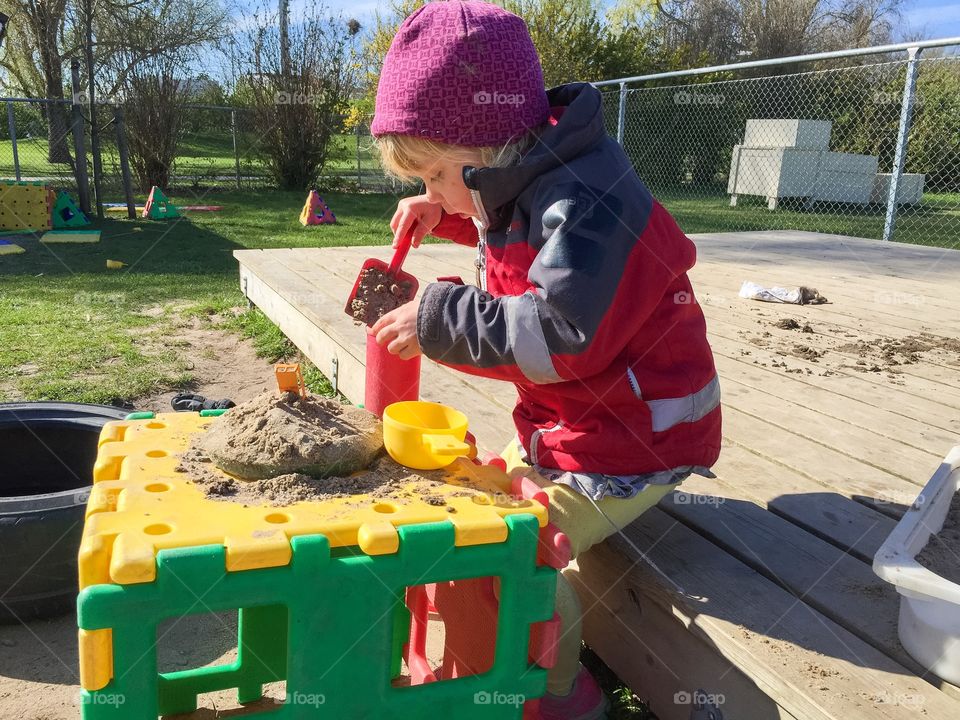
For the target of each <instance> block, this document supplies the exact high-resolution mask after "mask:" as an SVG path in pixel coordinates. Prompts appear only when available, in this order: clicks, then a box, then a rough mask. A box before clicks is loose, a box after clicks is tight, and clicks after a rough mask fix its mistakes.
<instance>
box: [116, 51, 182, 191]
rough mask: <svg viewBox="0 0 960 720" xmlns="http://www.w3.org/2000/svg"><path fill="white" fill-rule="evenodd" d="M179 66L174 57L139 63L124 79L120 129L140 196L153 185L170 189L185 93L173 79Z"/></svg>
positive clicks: (168, 56) (176, 79) (177, 79)
mask: <svg viewBox="0 0 960 720" xmlns="http://www.w3.org/2000/svg"><path fill="white" fill-rule="evenodd" d="M180 65H181V64H180V62H178V61H177V59H176V56H171V55H160V56H156V57H152V58H149V59H146V60H143V61H141V62H140V63H138V64H137V65H136V66H134V67H132V68H131V69H130V71H129V72H128V73H127V75H126V85H125V87H126V89H125V91H124V93H123V94H124V102H123V105H124V116H125V123H124V126H125V128H126V132H127V145H128V147H129V150H130V164H131V165H132V166H133V171H134V173H135V174H136V176H137V182H138V184H139V185H140V190H141V191H142V192H148V191H149V190H150V188H151V187H153V186H154V185H156V186H157V187H160V188H162V189H164V190H166V189H167V188H169V186H170V177H171V169H172V166H173V160H174V158H175V157H176V154H177V144H178V142H179V140H180V135H181V127H182V124H183V104H184V102H185V101H186V93H187V89H188V84H187V83H186V82H185V81H184V80H183V79H182V78H180V77H177V68H178V67H179V66H180Z"/></svg>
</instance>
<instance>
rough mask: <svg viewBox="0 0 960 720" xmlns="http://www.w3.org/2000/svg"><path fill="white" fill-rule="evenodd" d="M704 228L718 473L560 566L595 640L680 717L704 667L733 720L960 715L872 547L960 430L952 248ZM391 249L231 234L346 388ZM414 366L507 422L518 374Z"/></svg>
mask: <svg viewBox="0 0 960 720" xmlns="http://www.w3.org/2000/svg"><path fill="white" fill-rule="evenodd" d="M694 239H695V240H696V242H697V245H698V249H699V262H698V263H697V266H696V267H695V268H694V269H693V271H692V272H691V275H692V279H693V283H694V288H695V291H696V294H697V297H698V300H699V302H700V303H701V305H702V306H703V309H704V313H705V314H706V317H707V322H708V328H709V334H710V341H711V344H712V346H713V349H714V352H715V354H716V361H717V365H718V368H719V372H720V376H721V381H722V387H723V394H724V401H723V402H724V450H723V454H722V456H721V458H720V461H719V463H718V464H717V466H716V467H715V468H714V470H715V472H716V473H717V475H718V479H717V480H705V479H702V478H697V477H694V478H691V479H690V480H688V481H687V482H686V483H684V486H683V490H684V491H685V492H682V493H679V492H678V493H675V494H674V496H672V497H670V498H667V499H665V501H664V502H663V503H661V505H660V507H658V508H656V509H654V510H652V511H650V512H649V513H647V514H646V515H644V516H643V517H642V518H641V519H640V520H639V521H638V522H636V523H634V524H633V525H632V526H630V527H629V528H628V529H627V532H626V535H627V538H629V542H628V541H627V540H624V539H623V538H614V539H611V540H610V541H609V542H608V543H606V544H605V545H603V546H601V547H599V548H595V549H594V550H593V551H591V552H589V553H586V554H585V555H583V556H582V557H581V558H579V563H578V565H577V566H574V567H572V568H570V569H568V570H567V573H568V576H569V577H570V578H571V579H572V580H573V581H574V582H575V583H576V584H577V585H578V586H579V587H580V588H581V589H582V597H583V598H584V612H585V622H584V635H585V640H586V642H587V643H588V644H589V645H591V646H592V647H593V648H594V649H595V650H596V651H597V652H598V654H599V655H600V656H601V657H602V658H603V659H604V660H605V661H606V662H607V663H608V664H609V665H610V666H611V667H612V668H613V669H614V670H615V671H616V672H617V673H618V674H619V675H620V677H621V678H623V679H624V681H626V682H627V683H628V684H629V685H630V686H631V687H633V688H634V689H635V690H636V692H637V693H638V694H639V695H640V696H641V697H644V698H646V699H648V700H649V701H650V702H651V704H652V707H653V709H654V711H655V712H656V713H657V714H658V715H659V717H660V718H662V719H663V720H672V719H673V718H678V719H681V718H682V719H683V720H686V718H688V717H689V713H690V706H689V705H688V704H684V702H683V701H684V697H683V695H682V693H684V692H687V693H689V692H692V691H694V690H696V689H701V690H703V691H705V692H706V693H709V694H713V695H715V696H717V698H718V699H722V700H723V703H722V704H721V705H720V707H721V709H722V710H723V712H724V714H725V717H726V718H727V720H745V719H747V718H797V719H803V720H806V719H807V718H823V719H827V718H831V719H840V720H856V719H858V718H867V717H869V718H907V717H911V718H920V717H925V718H931V719H933V718H944V719H946V718H954V717H960V690H958V689H957V688H954V687H952V686H949V685H945V684H942V683H940V681H938V680H937V679H936V678H935V677H931V676H929V675H926V674H925V673H924V668H922V667H919V666H918V664H917V663H916V662H914V661H913V660H912V659H911V658H910V657H909V656H908V655H907V654H906V652H905V651H904V650H903V648H902V647H901V646H900V644H899V643H898V641H897V607H898V597H897V594H896V592H895V591H894V590H893V589H892V588H891V587H890V586H888V585H887V584H885V583H883V582H882V581H880V580H879V579H878V578H877V577H876V576H874V574H873V572H872V571H871V569H870V562H871V561H872V557H873V554H874V552H875V551H876V550H877V548H878V547H879V545H880V543H881V542H882V541H883V539H884V538H885V537H886V535H887V534H888V533H889V531H890V530H891V528H892V527H893V526H894V524H895V522H896V520H897V518H898V517H900V515H901V514H902V513H903V512H904V510H905V509H906V507H907V506H909V504H910V503H911V502H912V500H913V499H914V497H915V496H916V494H917V492H918V491H919V489H920V486H922V485H923V483H924V482H925V481H926V480H927V478H929V476H930V475H931V474H932V473H933V471H934V470H935V469H936V467H937V465H938V463H939V461H940V460H941V459H942V458H943V456H944V455H945V454H946V453H947V451H948V450H949V449H950V447H952V446H953V445H955V444H957V443H958V442H960V342H958V338H960V312H958V311H957V307H958V296H960V252H956V251H945V250H942V249H934V248H925V247H917V246H909V245H898V244H882V243H879V242H875V241H870V240H858V239H851V238H844V237H838V236H828V235H818V234H814V233H801V232H757V233H731V234H716V235H700V236H694ZM388 254H389V248H379V249H374V248H326V249H309V250H302V249H301V250H264V251H261V250H241V251H237V252H235V255H236V257H237V259H238V260H239V262H240V276H241V283H242V286H243V288H244V291H245V293H246V295H247V297H248V298H250V299H251V300H252V301H253V302H254V303H256V304H257V305H258V306H259V307H260V308H261V309H262V310H263V311H264V312H265V313H266V314H267V315H268V316H269V317H270V318H271V319H272V320H273V321H274V322H276V323H277V324H278V325H279V326H280V327H281V329H282V330H283V331H284V332H285V333H286V334H287V335H288V337H290V339H291V340H292V341H293V342H294V343H296V344H297V346H298V347H300V349H301V350H302V351H303V352H304V353H305V354H306V355H307V356H308V357H310V358H311V360H313V361H314V362H315V363H316V365H317V366H318V367H319V368H320V369H321V370H323V371H324V372H327V373H329V374H330V375H335V376H336V382H337V385H338V387H339V389H340V390H341V391H342V392H344V393H345V394H346V395H347V397H349V398H351V399H352V400H360V399H361V398H362V395H363V392H362V389H363V358H364V332H363V330H362V328H359V327H357V326H355V325H354V324H353V323H352V322H351V320H350V319H349V318H348V317H347V316H346V315H345V314H344V313H343V304H344V301H345V298H346V296H347V294H348V292H349V290H350V287H351V285H352V283H353V280H354V278H355V277H356V273H357V271H358V268H359V267H360V264H361V262H362V260H363V259H364V258H366V257H368V256H371V255H376V256H379V257H382V258H387V256H388ZM472 260H473V253H472V251H471V250H469V249H467V248H461V247H455V246H450V245H430V246H424V247H421V248H420V249H418V250H415V251H412V252H411V254H410V256H409V258H408V261H407V263H406V265H405V268H406V269H407V270H409V271H410V272H412V273H413V274H415V275H416V276H417V277H419V278H420V279H421V282H422V283H425V282H428V281H429V280H431V279H433V278H435V277H437V276H445V275H457V274H459V275H462V277H464V278H465V279H468V281H469V279H470V278H472V277H473V265H472ZM748 279H749V280H753V281H756V282H759V283H761V284H779V285H794V286H795V285H798V284H804V285H810V286H814V287H816V288H818V289H819V290H820V292H821V293H823V294H824V295H825V296H826V297H827V298H829V300H830V301H831V303H830V304H828V305H821V306H807V307H798V306H788V305H771V304H766V303H759V302H753V301H748V300H742V299H740V298H738V297H737V292H738V290H739V288H740V285H741V283H742V282H743V281H744V280H748ZM786 319H794V320H796V321H797V322H798V323H799V327H797V328H793V329H789V328H781V327H778V326H777V323H778V322H780V321H783V320H786ZM804 325H808V326H809V329H808V330H807V329H806V328H804ZM334 367H335V369H334ZM422 387H423V390H422V394H423V396H424V397H425V398H426V399H433V400H438V401H444V402H447V403H449V404H453V405H455V406H457V407H459V408H461V409H462V410H464V411H465V412H466V413H467V415H468V416H469V418H470V421H471V427H472V429H473V431H474V432H475V433H476V435H477V437H478V439H479V441H480V443H481V444H482V445H484V446H486V447H488V448H491V449H499V448H501V447H502V446H503V445H504V444H505V443H506V442H507V441H508V440H509V438H510V437H512V434H513V430H512V426H511V422H510V410H511V408H512V405H513V401H514V394H513V390H512V387H511V386H509V385H504V384H502V383H498V382H493V381H484V380H477V379H475V378H470V377H467V376H463V375H460V374H456V373H453V372H451V371H448V370H446V369H444V368H441V367H439V366H437V365H435V364H434V363H431V362H425V363H424V368H423V381H422ZM641 553H642V554H645V555H646V556H647V557H648V558H649V559H650V560H652V561H653V563H655V564H656V566H657V567H658V568H659V569H660V571H662V574H660V573H659V572H657V571H654V570H653V569H652V568H651V567H650V566H649V565H648V564H647V563H646V562H644V561H643V559H642V557H641ZM677 693H681V695H677ZM720 696H722V698H720Z"/></svg>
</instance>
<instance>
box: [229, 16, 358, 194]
mask: <svg viewBox="0 0 960 720" xmlns="http://www.w3.org/2000/svg"><path fill="white" fill-rule="evenodd" d="M352 27H353V26H351V25H350V24H349V23H348V22H347V21H346V20H344V19H343V18H341V17H335V16H331V15H329V13H328V10H327V9H326V7H325V6H324V5H322V4H321V3H320V2H319V1H316V2H309V3H308V4H307V7H306V8H304V9H303V16H302V17H297V18H294V19H293V21H292V22H289V23H284V22H281V18H280V17H279V13H278V11H275V10H273V9H272V8H266V7H261V8H260V9H259V10H258V12H257V13H255V15H254V20H253V22H252V24H251V25H250V26H249V28H248V29H247V30H246V31H244V32H243V33H242V37H240V38H239V39H238V43H239V45H240V46H241V50H240V53H239V54H240V57H241V59H242V60H241V68H242V72H243V78H242V81H241V82H242V84H245V85H246V91H247V92H248V94H249V97H250V98H251V100H252V105H253V108H254V117H255V121H256V124H257V133H258V136H259V146H260V150H261V153H262V154H263V156H264V158H265V160H266V162H267V166H268V167H269V168H270V171H271V173H272V174H273V176H274V178H275V179H276V181H277V184H278V185H279V186H280V187H281V188H283V189H290V190H303V189H305V188H307V187H308V186H310V185H311V184H312V183H314V182H316V180H317V178H318V176H319V175H320V173H321V171H322V170H323V166H324V164H325V163H326V160H327V152H328V149H329V145H330V138H331V136H332V135H333V133H334V132H335V131H337V130H338V129H339V127H340V124H341V121H340V113H342V112H344V111H345V110H346V107H347V98H348V96H349V94H350V92H351V90H352V89H353V88H354V87H355V86H356V80H357V75H358V73H359V68H360V65H359V62H358V58H357V57H356V53H355V50H354V44H353V42H352V37H353V35H355V33H352V32H351V30H352ZM281 28H284V29H283V31H281Z"/></svg>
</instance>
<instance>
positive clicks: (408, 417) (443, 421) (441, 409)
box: [383, 400, 476, 470]
mask: <svg viewBox="0 0 960 720" xmlns="http://www.w3.org/2000/svg"><path fill="white" fill-rule="evenodd" d="M466 435H467V416H466V415H464V414H463V413H462V412H460V411H459V410H454V409H453V408H451V407H447V406H446V405H440V404H439V403H432V402H425V401H422V400H410V401H407V402H398V403H393V404H392V405H387V407H386V408H385V409H384V411H383V444H384V446H385V447H386V448H387V453H388V454H389V455H390V457H392V458H393V459H394V460H396V461H397V462H398V463H400V464H401V465H406V466H407V467H409V468H413V469H415V470H439V469H440V468H443V467H446V466H447V465H449V464H450V463H452V462H453V461H454V460H455V459H456V458H458V457H460V456H462V455H466V456H469V455H471V454H472V453H474V452H476V451H475V449H474V447H473V446H472V445H470V444H468V443H465V442H464V441H463V439H464V438H465V437H466Z"/></svg>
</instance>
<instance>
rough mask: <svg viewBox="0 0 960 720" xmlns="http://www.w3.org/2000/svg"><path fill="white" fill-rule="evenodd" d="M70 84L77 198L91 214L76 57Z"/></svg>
mask: <svg viewBox="0 0 960 720" xmlns="http://www.w3.org/2000/svg"><path fill="white" fill-rule="evenodd" d="M70 84H71V89H72V90H73V98H72V99H73V104H72V108H71V117H72V122H71V126H72V132H73V157H74V166H75V173H76V177H77V198H78V199H79V201H80V209H81V210H82V211H83V212H84V214H86V215H90V181H89V179H88V178H87V150H86V145H85V143H84V129H83V111H82V109H81V107H80V101H81V99H82V98H81V93H80V61H79V60H77V59H76V58H74V59H73V60H71V61H70Z"/></svg>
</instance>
